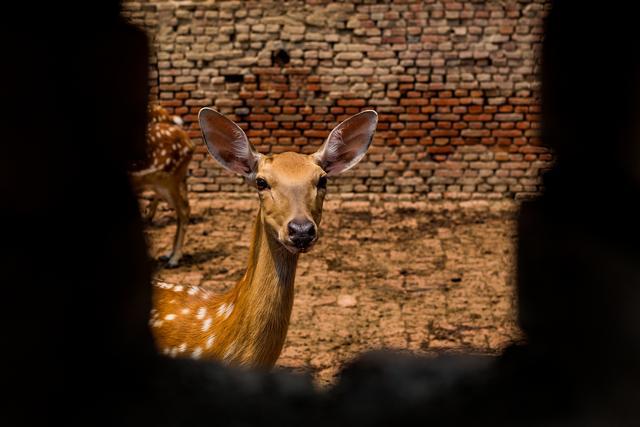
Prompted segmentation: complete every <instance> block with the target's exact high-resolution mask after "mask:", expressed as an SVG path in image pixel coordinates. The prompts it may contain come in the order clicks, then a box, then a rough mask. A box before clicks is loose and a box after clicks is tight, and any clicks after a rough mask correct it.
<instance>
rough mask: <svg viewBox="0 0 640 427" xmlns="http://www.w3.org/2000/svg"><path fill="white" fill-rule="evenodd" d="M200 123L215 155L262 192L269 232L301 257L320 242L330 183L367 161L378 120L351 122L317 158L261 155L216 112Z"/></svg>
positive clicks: (373, 116) (368, 114) (369, 115)
mask: <svg viewBox="0 0 640 427" xmlns="http://www.w3.org/2000/svg"><path fill="white" fill-rule="evenodd" d="M199 121H200V128H201V129H202V135H203V137H204V140H205V142H206V144H207V148H208V150H209V153H211V155H212V156H213V157H214V158H215V159H216V160H217V161H218V162H219V163H220V164H221V165H222V166H223V167H224V168H226V169H227V170H229V171H231V172H233V173H237V174H239V175H241V176H243V177H244V178H245V179H246V180H247V182H248V183H249V184H250V185H252V186H253V187H255V188H256V189H257V191H258V194H259V197H260V215H261V218H260V219H261V221H262V222H263V224H264V225H265V229H266V230H267V231H268V232H269V233H270V234H271V235H272V236H273V237H275V238H276V240H277V241H278V242H279V243H280V244H281V245H282V246H284V247H285V248H286V249H287V250H288V251H290V252H291V253H294V254H295V253H299V252H306V251H308V250H309V249H310V248H311V247H312V246H313V244H314V243H315V242H316V241H317V239H318V226H319V225H320V220H321V217H322V205H323V202H324V197H325V194H326V188H327V178H330V177H332V176H335V175H338V174H340V173H342V172H344V171H346V170H348V169H350V168H352V167H353V166H355V165H356V164H357V163H358V162H359V161H360V160H361V159H362V158H363V157H364V155H365V154H366V152H367V149H368V148H369V145H370V144H371V141H372V139H373V134H374V132H375V129H376V125H377V122H378V114H377V113H376V112H375V111H373V110H367V111H363V112H361V113H358V114H356V115H354V116H351V117H350V118H348V119H347V120H345V121H343V122H342V123H340V124H339V125H338V126H336V127H335V128H334V129H333V130H332V131H331V133H330V134H329V136H328V137H327V140H326V141H325V142H324V144H323V145H322V146H321V147H320V149H319V150H318V151H317V152H315V153H314V154H311V155H306V154H299V153H294V152H285V153H281V154H272V155H263V154H260V153H258V152H257V151H256V150H255V149H254V147H253V146H252V145H251V143H250V142H249V139H248V138H247V135H246V134H245V133H244V131H243V130H242V129H241V128H240V127H239V126H238V125H237V124H235V123H234V122H232V121H231V120H229V119H228V118H226V117H225V116H223V115H222V114H220V113H219V112H217V111H215V110H213V109H211V108H203V109H201V110H200V113H199Z"/></svg>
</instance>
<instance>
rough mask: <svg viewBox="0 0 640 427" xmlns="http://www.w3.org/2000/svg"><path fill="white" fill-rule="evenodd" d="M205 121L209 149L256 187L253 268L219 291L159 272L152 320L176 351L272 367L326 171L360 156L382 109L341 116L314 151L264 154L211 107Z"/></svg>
mask: <svg viewBox="0 0 640 427" xmlns="http://www.w3.org/2000/svg"><path fill="white" fill-rule="evenodd" d="M199 121H200V128H201V129H202V135H203V137H204V140H205V143H206V145H207V148H208V149H209V152H210V153H211V155H212V156H213V157H214V158H215V159H216V160H217V161H218V162H219V163H220V164H221V165H222V166H223V167H224V168H226V169H227V170H229V171H231V172H234V173H236V174H240V175H242V176H243V177H244V178H245V179H246V180H247V182H249V183H250V184H251V185H252V186H253V187H254V188H256V190H257V192H258V197H259V200H260V208H259V210H258V215H257V217H256V220H255V224H254V227H253V234H252V236H251V245H250V249H249V261H248V265H247V270H246V272H245V274H244V277H242V279H240V281H239V282H238V283H237V284H236V285H235V286H234V287H233V288H232V289H230V290H229V291H227V292H225V293H223V294H213V293H211V292H209V291H207V290H204V289H202V288H199V287H196V286H182V285H173V284H169V283H165V282H156V283H155V286H154V302H153V305H154V308H153V309H152V312H151V319H150V324H151V326H152V329H153V332H154V336H155V340H156V344H157V346H158V348H159V349H161V351H162V352H164V353H165V354H168V355H170V356H174V357H176V356H180V357H193V358H200V357H202V358H207V359H219V360H222V361H224V362H225V363H228V364H233V365H242V366H247V367H257V368H267V369H268V368H271V367H272V366H273V365H274V364H275V362H276V360H277V359H278V357H279V356H280V352H281V351H282V346H283V344H284V341H285V338H286V335H287V329H288V327H289V319H290V317H291V309H292V306H293V292H294V290H293V285H294V280H295V275H296V265H297V263H298V256H299V254H300V253H304V252H307V251H308V250H309V249H310V248H311V247H312V246H313V245H314V243H315V242H316V241H317V240H318V226H319V225H320V219H321V217H322V205H323V201H324V197H325V193H326V187H327V178H328V177H331V176H334V175H338V174H340V173H342V172H344V171H346V170H348V169H350V168H351V167H353V166H355V165H356V164H357V163H358V162H359V161H360V160H361V159H362V158H363V157H364V155H365V154H366V152H367V149H368V148H369V145H370V144H371V141H372V139H373V134H374V132H375V129H376V125H377V122H378V115H377V113H376V112H375V111H372V110H367V111H363V112H361V113H359V114H356V115H354V116H352V117H350V118H348V119H347V120H345V121H343V122H342V123H340V124H339V125H338V126H337V127H336V128H335V129H333V130H332V131H331V133H330V134H329V136H328V137H327V140H326V141H325V143H324V144H323V145H322V147H321V148H320V149H319V150H318V151H317V152H316V153H314V154H312V155H305V154H299V153H294V152H285V153H281V154H273V155H262V154H259V153H257V152H256V151H255V149H254V148H253V146H252V145H251V144H250V143H249V140H248V139H247V136H246V135H245V133H244V131H243V130H242V129H241V128H240V127H239V126H238V125H236V124H235V123H234V122H232V121H231V120H229V119H227V118H226V117H224V116H223V115H222V114H220V113H218V112H217V111H215V110H212V109H210V108H203V109H202V110H200V114H199Z"/></svg>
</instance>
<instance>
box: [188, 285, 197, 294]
mask: <svg viewBox="0 0 640 427" xmlns="http://www.w3.org/2000/svg"><path fill="white" fill-rule="evenodd" d="M187 293H188V294H189V295H195V294H197V293H198V288H196V287H195V286H192V287H190V288H189V290H188V291H187Z"/></svg>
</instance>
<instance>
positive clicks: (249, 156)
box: [198, 107, 261, 179]
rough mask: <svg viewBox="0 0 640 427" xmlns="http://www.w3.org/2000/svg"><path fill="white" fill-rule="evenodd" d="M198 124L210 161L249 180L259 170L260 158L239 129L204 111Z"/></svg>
mask: <svg viewBox="0 0 640 427" xmlns="http://www.w3.org/2000/svg"><path fill="white" fill-rule="evenodd" d="M198 121H199V122H200V129H201V130H202V137H203V138H204V141H205V143H206V144H207V149H208V150H209V153H211V155H212V156H213V158H214V159H216V160H217V161H218V162H219V163H220V164H221V165H222V166H223V167H224V168H225V169H227V170H229V171H231V172H234V173H237V174H240V175H242V176H244V177H245V178H247V179H252V178H253V177H254V176H255V174H256V172H257V170H258V160H260V156H261V155H260V154H259V153H258V152H256V150H255V149H254V148H253V145H251V143H250V142H249V139H248V138H247V135H246V134H245V133H244V131H243V130H242V129H241V128H240V126H238V125H237V124H235V123H234V122H232V121H231V120H229V119H228V118H226V117H225V116H223V115H222V114H220V113H219V112H217V111H216V110H214V109H212V108H206V107H205V108H203V109H201V110H200V113H198Z"/></svg>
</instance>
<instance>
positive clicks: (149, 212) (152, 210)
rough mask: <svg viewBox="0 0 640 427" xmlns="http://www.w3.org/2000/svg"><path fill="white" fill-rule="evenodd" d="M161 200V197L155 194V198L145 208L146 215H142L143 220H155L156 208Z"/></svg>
mask: <svg viewBox="0 0 640 427" xmlns="http://www.w3.org/2000/svg"><path fill="white" fill-rule="evenodd" d="M159 202H160V199H159V198H158V196H157V195H155V194H154V195H153V198H152V199H151V201H150V202H149V204H148V205H147V208H146V209H145V210H144V215H142V220H143V221H144V222H147V223H149V222H151V221H152V220H153V217H154V215H155V214H156V209H157V208H158V203H159Z"/></svg>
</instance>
